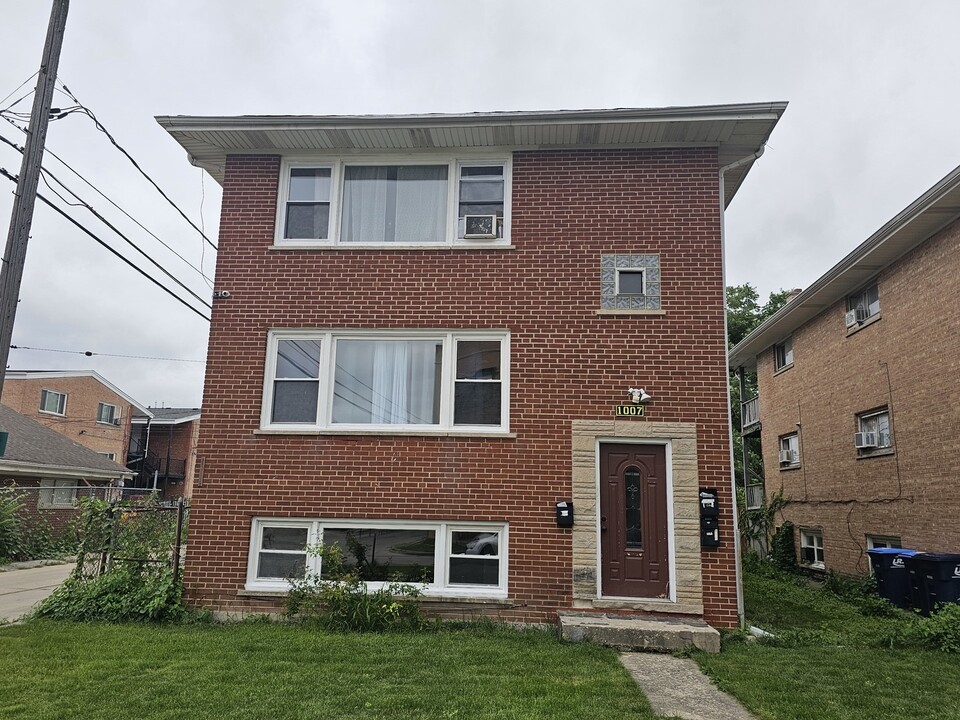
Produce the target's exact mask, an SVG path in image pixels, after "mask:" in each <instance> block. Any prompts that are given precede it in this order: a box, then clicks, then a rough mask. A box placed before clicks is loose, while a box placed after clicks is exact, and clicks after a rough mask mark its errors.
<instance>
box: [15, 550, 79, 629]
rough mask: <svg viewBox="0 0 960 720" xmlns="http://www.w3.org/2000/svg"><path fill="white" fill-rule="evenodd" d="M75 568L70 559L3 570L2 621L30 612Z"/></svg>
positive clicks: (16, 618) (17, 617)
mask: <svg viewBox="0 0 960 720" xmlns="http://www.w3.org/2000/svg"><path fill="white" fill-rule="evenodd" d="M73 568H74V565H73V564H72V563H71V564H65V565H45V566H43V567H35V568H27V569H23V570H8V571H6V572H0V625H2V624H3V623H6V622H13V621H14V620H18V619H19V618H20V617H22V616H23V615H26V614H27V613H28V612H30V611H31V610H32V609H33V606H34V605H36V604H37V603H38V602H40V601H41V600H43V599H44V598H45V597H46V596H47V595H49V594H50V593H52V592H53V591H54V590H55V589H56V588H57V587H58V586H59V585H60V583H62V582H63V581H64V580H66V579H67V576H68V575H69V574H70V573H71V572H72V571H73Z"/></svg>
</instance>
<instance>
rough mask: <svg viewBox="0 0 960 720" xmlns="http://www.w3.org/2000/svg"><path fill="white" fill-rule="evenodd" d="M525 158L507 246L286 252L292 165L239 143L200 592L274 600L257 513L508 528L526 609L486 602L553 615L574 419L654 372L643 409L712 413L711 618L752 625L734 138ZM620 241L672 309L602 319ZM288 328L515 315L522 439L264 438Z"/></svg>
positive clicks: (532, 617)
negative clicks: (270, 363) (747, 592)
mask: <svg viewBox="0 0 960 720" xmlns="http://www.w3.org/2000/svg"><path fill="white" fill-rule="evenodd" d="M512 157H513V182H512V206H511V207H512V227H511V241H512V245H513V248H512V249H496V250H494V249H488V250H483V249H463V248H446V249H430V250H406V249H397V250H381V249H372V250H371V249H364V250H360V249H355V250H351V249H344V248H339V249H336V250H307V249H301V250H296V249H281V250H278V249H271V246H272V245H273V242H274V228H275V223H276V210H277V208H276V198H277V184H278V175H279V169H280V158H279V157H275V156H267V155H257V156H250V155H248V156H230V157H229V158H228V161H227V165H226V169H225V176H224V183H223V185H224V193H223V206H222V218H221V224H220V250H219V253H218V260H217V285H218V289H223V290H228V291H229V292H230V293H231V296H230V297H229V298H228V299H220V300H217V301H216V304H215V307H214V311H213V322H212V324H211V333H210V343H209V352H208V364H207V375H206V382H205V391H204V410H203V412H204V417H203V424H202V427H201V430H200V440H199V448H198V454H199V456H200V458H201V460H202V463H203V465H202V467H203V469H202V474H201V473H200V472H198V476H197V478H196V482H195V485H194V492H193V510H192V517H191V523H190V525H191V526H190V542H189V549H188V553H187V566H186V573H185V582H186V588H187V596H188V598H189V599H190V601H191V602H193V603H195V604H200V605H204V606H208V607H213V608H217V609H221V610H243V609H249V610H263V609H271V608H276V607H278V605H277V602H276V601H270V600H267V599H262V598H251V597H247V596H245V595H244V594H243V593H242V592H241V591H242V590H243V587H244V583H245V579H246V567H247V557H248V549H249V547H248V546H249V542H250V527H251V519H252V518H253V517H254V516H272V517H324V518H357V519H359V518H381V519H391V518H395V519H423V520H438V519H442V520H463V521H481V520H482V521H501V522H502V521H506V522H508V523H509V528H510V551H509V553H510V557H509V602H507V603H498V604H491V606H490V610H489V612H496V613H497V614H498V615H499V616H500V617H502V618H504V619H507V620H522V621H534V622H550V621H553V620H555V618H556V613H557V611H558V610H563V609H570V608H572V607H573V600H574V588H573V571H572V563H573V541H572V532H571V530H569V529H558V528H557V526H556V524H555V521H554V503H555V502H556V501H557V500H563V499H570V498H571V497H572V494H573V487H572V483H573V481H572V474H573V466H572V461H571V458H572V455H573V451H574V448H573V445H572V443H573V440H572V438H573V426H572V424H573V421H601V422H608V421H611V420H612V419H613V412H614V406H615V405H616V404H618V403H622V402H625V401H627V396H626V390H627V388H628V387H629V386H632V385H638V384H645V387H646V389H647V390H648V392H650V393H651V394H652V395H653V396H654V401H653V402H652V403H651V404H650V405H649V406H647V408H646V410H647V414H646V417H645V418H644V419H638V420H632V421H628V422H630V423H633V424H636V425H638V426H639V425H642V424H643V423H645V422H650V423H657V424H666V423H675V424H686V425H684V427H687V426H689V427H693V428H695V433H692V432H690V431H685V434H684V438H689V437H690V436H691V435H695V458H696V477H697V478H698V480H699V483H700V485H701V486H703V487H713V488H717V489H718V490H719V493H720V507H721V510H722V512H721V517H720V532H721V537H722V538H723V542H722V544H721V547H720V548H718V549H713V550H703V551H702V553H701V556H700V566H701V567H700V570H701V575H702V608H703V617H704V618H705V619H706V620H707V621H708V622H710V623H712V624H715V625H718V626H732V625H735V624H736V623H737V620H738V618H737V588H736V574H735V553H734V546H733V541H732V540H733V536H734V529H733V516H732V512H731V508H732V505H733V499H732V498H731V495H730V475H731V469H730V439H729V425H728V406H727V375H726V359H725V352H726V340H725V328H724V288H723V272H722V248H721V237H720V232H721V230H720V228H721V218H720V212H721V211H720V203H719V185H718V170H719V168H718V161H717V152H716V150H714V149H710V148H698V149H664V150H565V151H524V152H515V153H513V156H512ZM617 253H638V254H639V253H642V254H659V256H660V271H661V278H662V279H661V307H662V314H646V315H638V314H632V315H631V314H609V315H604V314H600V313H598V310H599V309H600V265H601V255H603V254H617ZM271 328H350V329H362V328H382V329H386V328H434V329H498V330H509V332H510V333H511V336H510V344H511V353H510V371H511V385H510V398H509V402H510V418H511V420H510V431H511V433H513V434H514V435H515V436H513V437H498V438H484V437H453V436H412V435H408V436H404V435H380V436H376V435H364V434H356V435H333V434H328V435H324V434H319V435H318V434H316V433H315V434H312V435H307V434H300V435H297V434H288V435H274V434H264V433H258V432H257V430H258V428H259V426H260V411H261V400H262V392H263V383H264V360H265V348H266V338H267V332H268V330H270V329H271ZM628 434H631V435H642V432H631V433H628ZM684 442H690V440H689V439H685V440H684ZM687 504H688V505H689V507H687V506H686V505H685V506H684V507H683V508H681V509H682V510H683V511H684V512H685V513H686V514H687V515H689V516H694V517H695V514H696V505H695V500H694V499H692V497H691V499H689V500H688V501H687ZM684 542H686V543H688V544H690V543H695V544H698V540H696V539H692V538H690V537H687V538H685V539H684ZM694 547H696V545H694Z"/></svg>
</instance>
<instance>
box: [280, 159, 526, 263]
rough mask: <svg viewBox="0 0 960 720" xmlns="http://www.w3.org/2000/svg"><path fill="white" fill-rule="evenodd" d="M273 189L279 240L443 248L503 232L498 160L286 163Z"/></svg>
mask: <svg viewBox="0 0 960 720" xmlns="http://www.w3.org/2000/svg"><path fill="white" fill-rule="evenodd" d="M281 188H282V190H281V202H280V207H281V215H282V217H281V218H279V219H278V223H277V225H278V233H277V234H278V238H277V241H278V242H279V243H283V242H289V243H291V244H331V245H332V244H344V245H376V246H386V247H389V246H396V245H451V244H460V243H463V244H475V243H476V241H477V240H494V241H496V240H501V241H502V240H503V239H504V238H505V235H506V233H505V223H506V222H507V215H508V207H509V203H508V195H509V163H508V162H507V161H506V160H495V161H494V160H482V161H469V162H467V161H457V160H456V159H453V158H443V159H442V160H440V161H437V162H433V163H429V162H428V163H409V164H392V165H388V164H379V163H370V162H367V163H363V162H349V163H347V162H342V161H337V162H330V163H319V164H316V165H313V164H305V163H299V162H287V163H284V166H283V182H282V183H281ZM500 244H504V243H500Z"/></svg>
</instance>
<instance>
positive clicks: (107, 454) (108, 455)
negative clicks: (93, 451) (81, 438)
mask: <svg viewBox="0 0 960 720" xmlns="http://www.w3.org/2000/svg"><path fill="white" fill-rule="evenodd" d="M97 455H103V456H104V457H105V458H106V459H107V460H113V461H114V462H116V461H117V454H116V453H112V452H97Z"/></svg>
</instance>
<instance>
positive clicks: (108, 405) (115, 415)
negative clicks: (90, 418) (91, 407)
mask: <svg viewBox="0 0 960 720" xmlns="http://www.w3.org/2000/svg"><path fill="white" fill-rule="evenodd" d="M103 408H113V417H112V418H111V419H110V420H101V419H100V417H101V415H102V413H101V411H102V410H103ZM119 419H120V408H119V407H117V406H116V405H114V404H113V403H105V402H101V403H97V422H98V423H100V424H101V425H115V424H116V421H117V420H119Z"/></svg>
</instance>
